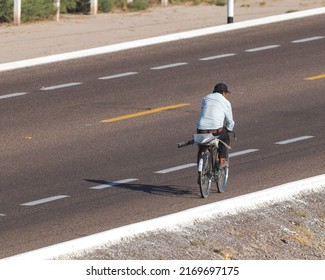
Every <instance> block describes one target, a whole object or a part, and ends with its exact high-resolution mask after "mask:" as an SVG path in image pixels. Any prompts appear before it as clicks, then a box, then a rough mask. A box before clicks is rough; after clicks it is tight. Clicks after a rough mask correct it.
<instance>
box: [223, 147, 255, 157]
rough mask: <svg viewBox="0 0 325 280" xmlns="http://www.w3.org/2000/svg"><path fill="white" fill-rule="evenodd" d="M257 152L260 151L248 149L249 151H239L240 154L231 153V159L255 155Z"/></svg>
mask: <svg viewBox="0 0 325 280" xmlns="http://www.w3.org/2000/svg"><path fill="white" fill-rule="evenodd" d="M257 151H259V150H258V149H247V150H243V151H239V152H234V153H230V154H229V157H237V156H241V155H246V154H249V153H254V152H257Z"/></svg>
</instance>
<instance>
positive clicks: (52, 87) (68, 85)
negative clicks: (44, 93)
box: [41, 83, 81, 90]
mask: <svg viewBox="0 0 325 280" xmlns="http://www.w3.org/2000/svg"><path fill="white" fill-rule="evenodd" d="M78 85H81V83H68V84H62V85H56V86H51V87H42V88H41V90H54V89H60V88H66V87H73V86H78Z"/></svg>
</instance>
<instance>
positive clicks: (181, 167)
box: [155, 163, 196, 174]
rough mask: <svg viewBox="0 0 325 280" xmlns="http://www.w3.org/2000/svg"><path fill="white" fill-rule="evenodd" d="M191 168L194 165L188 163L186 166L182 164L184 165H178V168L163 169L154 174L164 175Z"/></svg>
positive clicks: (194, 164)
mask: <svg viewBox="0 0 325 280" xmlns="http://www.w3.org/2000/svg"><path fill="white" fill-rule="evenodd" d="M192 166H196V163H188V164H184V165H179V166H175V167H171V168H167V169H163V170H160V171H156V172H155V173H159V174H166V173H169V172H174V171H177V170H182V169H185V168H189V167H192Z"/></svg>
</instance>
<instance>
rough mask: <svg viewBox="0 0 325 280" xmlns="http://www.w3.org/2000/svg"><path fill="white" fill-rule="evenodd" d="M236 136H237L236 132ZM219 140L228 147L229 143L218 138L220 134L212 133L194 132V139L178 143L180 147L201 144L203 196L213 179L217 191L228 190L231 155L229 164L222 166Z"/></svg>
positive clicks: (200, 163) (199, 165) (200, 162)
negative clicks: (214, 134)
mask: <svg viewBox="0 0 325 280" xmlns="http://www.w3.org/2000/svg"><path fill="white" fill-rule="evenodd" d="M234 137H235V138H236V136H235V134H234ZM219 142H221V143H222V144H224V145H225V146H226V147H227V148H228V149H231V147H230V146H229V145H227V144H226V143H224V142H223V141H221V140H220V139H218V136H213V135H212V133H206V134H193V139H192V140H189V141H185V142H180V143H178V144H177V147H178V148H182V147H185V146H188V145H193V144H197V145H198V146H199V154H198V165H197V166H198V173H199V179H198V184H199V186H200V193H201V196H202V198H207V197H208V195H209V193H210V189H211V182H212V179H214V181H215V182H216V186H217V191H218V192H219V193H222V192H224V191H225V190H226V187H227V184H228V175H229V156H228V155H227V159H226V160H227V162H228V164H227V166H225V167H223V168H220V166H219V153H218V145H219Z"/></svg>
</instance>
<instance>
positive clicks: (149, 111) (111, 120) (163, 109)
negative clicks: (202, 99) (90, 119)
mask: <svg viewBox="0 0 325 280" xmlns="http://www.w3.org/2000/svg"><path fill="white" fill-rule="evenodd" d="M189 105H191V104H189V103H183V104H176V105H171V106H166V107H160V108H155V109H150V110H147V111H142V112H138V113H134V114H128V115H124V116H119V117H115V118H111V119H106V120H102V121H101V122H116V121H121V120H125V119H130V118H135V117H139V116H143V115H149V114H153V113H157V112H160V111H165V110H170V109H176V108H180V107H184V106H189Z"/></svg>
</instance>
